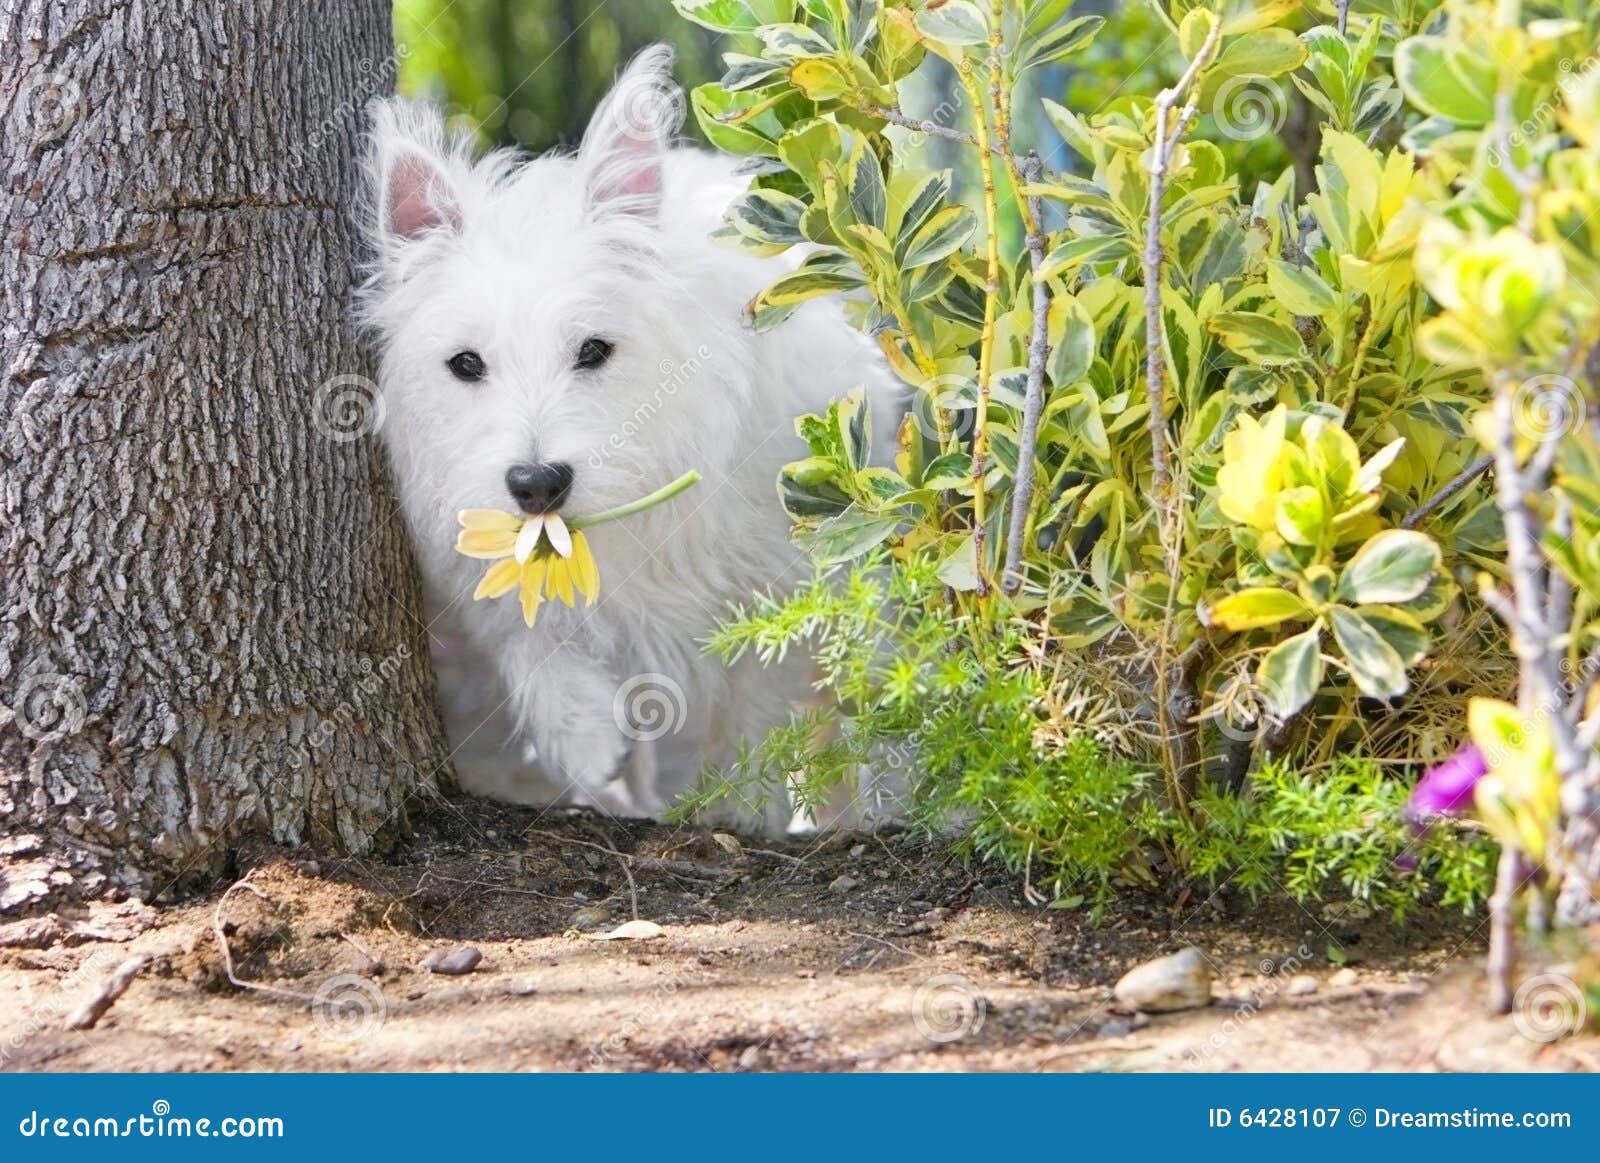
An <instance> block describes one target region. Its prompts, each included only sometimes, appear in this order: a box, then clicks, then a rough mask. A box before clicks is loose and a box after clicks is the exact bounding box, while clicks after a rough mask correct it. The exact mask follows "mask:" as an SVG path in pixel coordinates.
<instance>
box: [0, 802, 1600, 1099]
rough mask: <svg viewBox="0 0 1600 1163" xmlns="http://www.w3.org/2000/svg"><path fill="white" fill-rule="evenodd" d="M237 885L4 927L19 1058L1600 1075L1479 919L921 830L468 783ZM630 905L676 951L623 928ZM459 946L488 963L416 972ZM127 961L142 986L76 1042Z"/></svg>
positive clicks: (184, 1063) (7, 988)
mask: <svg viewBox="0 0 1600 1163" xmlns="http://www.w3.org/2000/svg"><path fill="white" fill-rule="evenodd" d="M757 844H760V845H761V847H756V845H757ZM239 869H240V875H241V881H240V882H236V883H235V885H234V886H233V887H232V888H231V889H229V890H228V892H227V894H226V896H222V895H221V894H215V893H214V894H213V895H211V896H210V897H207V898H204V899H191V900H185V901H180V902H175V903H170V904H163V905H160V906H158V907H155V908H151V907H148V906H144V905H141V904H138V903H137V902H125V903H122V904H107V905H104V906H96V907H95V908H94V909H92V910H90V911H88V912H86V913H85V914H83V915H81V916H57V917H45V918H33V919H31V920H28V921H24V922H12V923H11V924H9V925H6V926H0V1067H3V1068H4V1069H7V1070H206V1071H210V1070H674V1071H676V1070H1026V1071H1035V1070H1069V1071H1070V1070H1118V1071H1135V1070H1197V1069H1200V1070H1495V1069H1514V1070H1528V1069H1552V1070H1593V1069H1595V1068H1596V1067H1600V1038H1595V1037H1587V1038H1567V1039H1565V1040H1562V1041H1559V1042H1554V1043H1542V1042H1539V1041H1535V1040H1531V1039H1530V1038H1528V1037H1526V1036H1524V1034H1523V1033H1522V1032H1519V1029H1518V1023H1516V1022H1514V1021H1513V1020H1511V1019H1505V1018H1493V1017H1490V1016H1489V1015H1488V1014H1487V1013H1485V1012H1484V1009H1483V1005H1482V994H1481V990H1480V988H1479V968H1480V965H1481V958H1482V942H1483V933H1482V928H1481V923H1480V922H1479V921H1478V920H1475V919H1468V918H1462V917H1459V916H1426V917H1420V918H1417V919H1414V920H1413V921H1412V922H1411V923H1410V924H1408V925H1407V926H1406V927H1405V928H1403V929H1399V928H1396V927H1394V926H1393V925H1392V924H1391V923H1390V922H1389V921H1388V920H1386V919H1385V918H1382V917H1373V916H1369V915H1365V913H1364V910H1362V909H1360V908H1352V907H1350V906H1348V905H1347V906H1342V907H1341V906H1331V907H1328V908H1325V909H1323V908H1315V907H1313V908H1307V909H1302V908H1299V907H1297V906H1295V905H1292V904H1286V903H1281V902H1279V903H1272V904H1266V903H1262V904H1253V903H1252V902H1250V901H1249V900H1248V899H1247V898H1245V897H1243V896H1241V895H1237V894H1235V893H1232V892H1230V891H1228V890H1227V889H1226V888H1224V889H1223V890H1222V891H1220V892H1217V893H1215V894H1212V895H1210V896H1208V897H1207V896H1202V895H1193V894H1185V895H1183V896H1182V897H1180V898H1179V899H1177V900H1161V899H1157V898H1154V897H1149V896H1139V895H1134V894H1129V895H1127V896H1126V897H1124V898H1122V899H1119V901H1118V902H1117V903H1116V904H1115V905H1114V906H1112V907H1111V908H1110V909H1108V910H1107V911H1106V913H1105V915H1104V916H1103V917H1102V918H1101V919H1100V921H1099V923H1098V924H1096V923H1095V922H1094V920H1093V919H1092V918H1091V917H1090V916H1089V915H1088V912H1087V910H1086V909H1084V908H1082V907H1080V908H1078V909H1067V910H1061V909H1057V910H1042V909H1039V908H1036V907H1033V906H1031V905H1028V904H1026V903H1024V901H1023V899H1022V886H1021V885H1020V884H1019V883H1018V882H1017V880H1016V879H1015V878H1012V877H1009V876H1007V875H1005V874H1004V873H1003V872H1001V871H999V870H992V869H984V868H976V869H974V868H969V867H968V866H967V865H966V864H965V863H964V862H963V861H962V860H961V859H960V858H959V857H958V856H957V855H955V854H954V853H952V852H951V851H950V850H949V848H948V847H947V846H946V845H945V844H943V843H941V842H938V841H932V840H927V839H924V838H919V837H914V836H911V835H906V834H899V835H895V834H889V835H878V836H857V835H844V834H835V835H830V836H827V837H823V838H814V839H810V840H807V841H796V842H785V843H781V844H767V843H766V842H759V841H745V842H744V843H742V844H741V843H739V842H737V841H734V840H732V839H731V838H727V837H724V838H722V839H720V840H719V839H718V838H717V837H714V836H713V835H712V834H711V833H708V832H702V831H696V830H692V829H685V828H668V827H662V826H657V825H646V824H638V825H620V824H617V823H616V822H614V821H605V820H601V819H598V818H596V817H594V816H590V815H587V814H583V813H577V812H571V811H562V812H551V811H545V812H538V811H534V810H530V809H523V808H512V807H506V806H501V805H495V804H490V803H487V802H484V801H477V800H472V799H467V798H460V799H456V800H452V801H449V802H447V803H444V804H442V805H440V806H439V807H438V808H437V809H436V810H435V811H434V812H433V813H432V815H431V816H430V818H429V819H428V820H426V821H424V823H423V825H422V826H421V827H420V828H419V835H418V837H417V838H416V839H415V840H414V841H413V842H412V843H410V844H408V845H406V846H405V847H404V848H402V849H400V850H398V851H396V852H395V853H392V854H390V855H389V856H388V857H387V858H385V859H374V860H370V861H340V860H335V859H328V858H323V857H316V856H312V855H308V854H305V853H294V854H285V853H278V852H255V853H249V852H246V853H241V854H240V857H239ZM625 870H626V871H625ZM630 878H631V882H632V883H631V886H630ZM635 904H636V905H637V915H638V917H639V918H641V919H643V920H646V921H650V922H654V924H655V925H656V926H659V932H658V933H657V934H656V935H654V936H645V937H638V938H633V939H628V938H619V939H599V938H601V937H602V936H604V935H605V934H608V933H611V932H613V931H615V930H616V928H617V926H619V925H621V924H622V923H624V922H627V921H630V920H632V919H633V917H634V914H635ZM647 928H648V927H647ZM224 943H225V945H226V949H227V956H228V957H229V958H231V960H232V977H233V979H234V980H232V981H231V980H230V975H229V968H228V965H227V963H226V962H225V961H224V957H223V946H224ZM462 946H468V947H470V949H472V950H476V951H477V952H478V953H479V954H481V960H480V961H479V962H478V964H477V965H476V966H475V968H474V969H473V970H472V971H471V972H468V973H465V974H460V975H452V974H449V973H445V972H438V971H432V972H430V971H429V970H427V969H425V968H423V962H424V961H425V959H427V958H428V957H429V955H430V954H432V955H435V956H438V955H443V954H446V953H450V952H451V951H453V950H458V949H459V948H460V947H462ZM1186 946H1195V947H1197V948H1199V949H1200V950H1201V952H1202V954H1203V955H1204V957H1205V959H1206V961H1207V963H1208V964H1209V965H1210V966H1211V967H1212V968H1213V970H1214V972H1215V975H1216V980H1215V983H1214V987H1213V995H1214V1001H1213V1003H1212V1005H1210V1006H1209V1007H1207V1008H1203V1009H1197V1010H1190V1011H1187V1012H1183V1013H1176V1014H1166V1015H1154V1016H1149V1017H1145V1016H1139V1015H1125V1014H1119V1013H1116V1012H1115V1011H1114V1008H1113V1002H1112V992H1111V986H1112V985H1113V984H1114V983H1115V982H1116V980H1117V979H1118V978H1119V977H1120V976H1121V975H1122V974H1123V973H1124V972H1125V971H1126V970H1128V969H1129V968H1131V967H1132V966H1134V965H1137V964H1139V963H1140V962H1142V961H1144V960H1146V959H1148V958H1151V957H1155V956H1159V955H1162V954H1165V953H1170V952H1174V951H1176V950H1178V949H1181V948H1184V947H1186ZM1330 954H1331V955H1332V958H1333V959H1332V960H1330ZM456 956H457V957H458V958H460V959H461V960H465V961H470V960H471V959H472V958H471V954H470V952H461V953H458V954H456ZM1339 958H1343V961H1344V963H1343V964H1342V965H1339V964H1336V963H1335V962H1336V961H1337V960H1338V959H1339ZM130 961H132V962H133V965H132V966H128V963H129V962H130ZM119 967H128V972H127V973H126V974H125V975H124V976H125V977H126V979H127V980H129V981H131V984H129V985H128V988H127V990H126V992H125V993H123V994H122V995H121V996H120V997H119V998H118V999H116V1000H115V1001H114V1002H112V1003H111V1004H110V1006H109V1008H108V1009H106V1010H105V1012H104V1014H103V1015H102V1016H100V1017H99V1019H98V1021H97V1022H96V1024H94V1025H93V1026H92V1027H91V1028H86V1029H74V1028H71V1026H72V1024H73V1019H74V1018H76V1019H78V1024H80V1025H81V1024H83V1020H84V1018H85V1016H86V1015H85V1014H84V1012H83V1011H84V1008H85V1006H86V1003H89V1002H91V1001H92V1000H93V999H94V998H95V997H96V996H97V995H99V996H100V999H101V1000H102V1001H104V1000H106V999H105V993H104V987H105V983H106V982H107V980H108V979H110V978H112V977H114V976H115V975H116V971H117V970H118V969H119ZM443 968H449V966H445V967H443ZM235 981H237V982H238V983H241V984H235V983H234V982H235Z"/></svg>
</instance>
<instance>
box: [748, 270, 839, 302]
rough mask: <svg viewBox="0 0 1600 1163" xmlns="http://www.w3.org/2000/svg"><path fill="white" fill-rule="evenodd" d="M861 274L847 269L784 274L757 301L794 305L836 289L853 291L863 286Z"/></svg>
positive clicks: (757, 297)
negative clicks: (855, 273)
mask: <svg viewBox="0 0 1600 1163" xmlns="http://www.w3.org/2000/svg"><path fill="white" fill-rule="evenodd" d="M861 285H862V282H861V279H860V277H859V276H857V275H854V274H851V273H849V272H847V271H829V270H807V269H802V270H798V271H795V272H794V273H793V274H790V275H784V276H783V278H781V279H779V280H778V281H777V282H775V283H773V284H772V285H771V286H770V287H768V288H767V289H766V290H765V291H762V292H761V294H759V295H757V296H756V303H757V304H759V305H761V306H767V307H792V306H795V305H796V304H798V303H804V302H805V301H806V300H807V299H815V298H816V297H817V296H819V295H827V294H830V293H832V292H834V291H853V290H855V289H856V288H857V287H859V286H861Z"/></svg>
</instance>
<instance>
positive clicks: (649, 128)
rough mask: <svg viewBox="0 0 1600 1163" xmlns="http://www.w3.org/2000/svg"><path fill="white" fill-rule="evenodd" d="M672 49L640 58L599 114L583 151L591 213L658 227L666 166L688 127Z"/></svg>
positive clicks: (654, 48) (656, 49) (654, 49)
mask: <svg viewBox="0 0 1600 1163" xmlns="http://www.w3.org/2000/svg"><path fill="white" fill-rule="evenodd" d="M672 56H673V54H672V46H671V45H668V44H655V45H651V46H650V47H649V48H647V49H645V50H644V51H643V52H641V53H640V54H639V55H638V56H636V57H634V58H633V60H632V61H631V62H630V63H629V65H628V67H627V68H626V69H624V70H623V72H622V76H620V77H618V78H617V83H616V84H615V85H613V86H612V88H611V92H609V93H607V94H606V98H605V100H604V101H602V102H601V103H600V107H599V108H598V109H596V110H595V114H594V117H593V118H592V119H591V120H590V122H589V128H588V130H587V132H585V133H584V135H583V145H582V146H580V147H579V149H578V163H579V165H580V166H581V167H582V170H583V175H584V189H585V192H586V196H587V198H588V201H589V206H590V208H591V209H592V210H593V211H594V212H595V213H596V214H601V215H609V214H621V215H627V216H630V217H634V218H640V219H643V220H645V221H648V222H654V221H655V220H656V218H657V216H658V214H659V213H660V210H661V182H662V167H663V164H664V162H665V160H666V154H667V149H668V147H669V146H670V145H671V143H672V139H673V137H674V136H675V135H676V134H677V132H678V130H679V129H680V128H681V127H682V125H683V90H682V89H680V88H678V86H677V84H676V83H675V82H674V81H673V79H672Z"/></svg>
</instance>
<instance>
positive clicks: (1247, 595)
mask: <svg viewBox="0 0 1600 1163" xmlns="http://www.w3.org/2000/svg"><path fill="white" fill-rule="evenodd" d="M1310 615H1311V607H1310V606H1308V605H1306V604H1305V602H1304V600H1302V599H1301V597H1300V595H1299V594H1297V593H1295V592H1294V591H1293V590H1285V589H1280V588H1278V587H1277V586H1255V587H1253V588H1251V589H1247V590H1240V591H1239V592H1238V593H1236V594H1229V595H1228V596H1227V597H1225V598H1223V599H1221V600H1220V601H1218V602H1217V603H1216V604H1215V605H1213V606H1212V607H1211V624H1212V625H1213V626H1220V627H1222V628H1223V629H1224V630H1233V631H1240V630H1257V629H1261V628H1264V627H1267V626H1276V625H1277V624H1278V623H1279V622H1287V621H1289V620H1290V619H1291V618H1306V617H1310Z"/></svg>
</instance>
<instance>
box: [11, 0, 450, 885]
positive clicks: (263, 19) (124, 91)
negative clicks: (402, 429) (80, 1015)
mask: <svg viewBox="0 0 1600 1163" xmlns="http://www.w3.org/2000/svg"><path fill="white" fill-rule="evenodd" d="M0 45H4V46H5V47H4V50H3V51H4V54H5V59H4V62H3V64H0V118H3V120H0V167H3V186H0V292H3V294H4V307H3V313H0V359H3V361H4V364H3V370H0V377H3V378H0V913H5V912H8V911H16V910H23V909H29V908H37V907H41V906H42V905H44V904H46V903H50V902H52V901H53V900H55V899H57V898H72V897H76V898H80V899H81V898H83V897H86V896H92V895H94V894H97V893H100V892H103V891H105V890H107V889H109V888H112V887H113V886H114V887H116V888H121V889H126V890H129V891H133V892H137V893H140V894H144V895H155V894H159V893H161V892H162V891H163V890H165V889H167V888H169V887H170V886H173V885H174V884H177V883H180V882H182V881H185V880H189V879H193V878H197V877H204V876H206V875H208V874H215V873H218V872H221V871H224V870H225V869H226V868H227V866H228V863H229V857H230V852H231V850H232V848H233V846H234V845H235V843H236V842H237V841H238V840H239V839H241V838H243V837H246V836H250V837H260V838H266V839H270V840H273V841H277V842H283V843H291V844H293V843H300V842H305V841H313V842H316V843H319V844H326V845H330V846H336V847H337V848H339V849H342V850H344V851H348V852H361V851H363V850H366V849H368V848H370V847H371V846H372V845H373V843H374V842H376V841H378V840H379V839H380V838H383V837H386V836H391V835H395V834H398V833H399V832H400V831H402V830H403V827H404V816H405V806H406V802H407V799H408V797H409V796H410V795H411V794H412V793H413V792H415V791H417V790H419V789H420V790H431V789H437V788H439V787H441V786H445V785H447V784H448V783H449V782H450V779H451V777H450V774H449V766H448V757H447V756H446V754H445V751H444V747H443V744H442V734H441V731H440V729H439V724H438V712H437V709H436V705H435V698H434V689H433V679H432V676H431V672H430V671H429V669H428V664H427V650H426V643H425V631H424V628H423V626H422V624H421V623H420V622H419V621H418V619H417V611H418V610H419V609H420V602H419V586H418V583H417V578H416V573H415V568H414V565H413V563H412V561H411V557H410V552H409V549H408V546H407V543H406V541H405V537H404V533H403V530H402V528H401V526H400V525H399V523H398V521H397V519H396V517H395V506H394V503H393V502H392V500H391V499H390V489H389V483H388V478H387V475H386V470H385V468H384V464H383V460H382V454H381V451H380V450H379V447H378V445H377V443H376V442H375V440H374V439H372V431H373V430H374V429H375V428H376V426H377V424H379V423H381V420H382V408H381V404H379V403H378V402H377V401H376V397H375V389H374V388H373V386H372V381H371V380H370V379H369V378H368V375H369V368H368V365H367V361H366V359H365V357H364V356H363V355H362V354H361V353H360V351H359V349H358V348H357V346H356V344H355V342H354V338H353V336H352V332H351V327H350V324H349V322H348V307H349V303H348V300H349V292H350V289H351V285H352V279H353V265H354V259H355V245H356V244H355V239H356V232H355V229H354V215H353V213H352V209H351V208H352V205H353V204H354V202H355V194H356V174H357V165H356V159H357V156H358V147H357V135H358V132H359V127H360V122H361V118H362V109H363V106H364V104H365V102H366V101H367V99H368V98H370V97H372V96H374V95H375V94H377V93H379V92H382V91H385V90H387V89H388V88H389V87H390V86H391V85H392V82H393V74H394V59H393V54H392V52H391V50H390V42H389V23H388V6H387V4H386V3H385V0H249V2H248V3H231V2H229V3H210V2H207V3H194V2H192V0H146V2H143V3H137V2H136V3H132V4H130V3H127V2H126V0H0Z"/></svg>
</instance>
